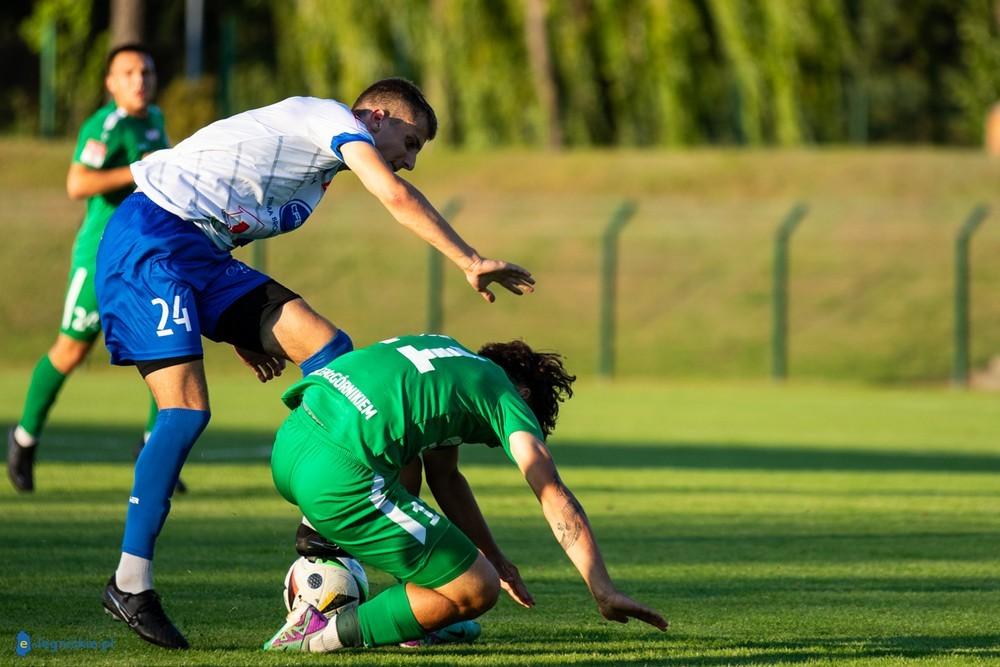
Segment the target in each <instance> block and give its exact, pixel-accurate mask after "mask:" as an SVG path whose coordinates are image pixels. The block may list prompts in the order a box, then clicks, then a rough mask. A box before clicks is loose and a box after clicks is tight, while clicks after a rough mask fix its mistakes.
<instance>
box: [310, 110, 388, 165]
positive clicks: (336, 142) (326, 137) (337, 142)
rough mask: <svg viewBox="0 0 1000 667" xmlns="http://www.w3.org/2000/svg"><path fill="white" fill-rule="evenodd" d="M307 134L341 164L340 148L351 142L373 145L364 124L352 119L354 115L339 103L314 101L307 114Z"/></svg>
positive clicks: (372, 140)
mask: <svg viewBox="0 0 1000 667" xmlns="http://www.w3.org/2000/svg"><path fill="white" fill-rule="evenodd" d="M306 123H307V132H308V134H309V137H310V139H312V141H314V142H315V143H316V145H317V146H323V147H324V148H329V149H330V150H331V151H333V154H334V155H335V156H336V157H337V159H338V160H340V161H341V162H343V161H344V156H343V155H342V154H341V152H340V148H341V146H343V145H344V144H348V143H350V142H352V141H364V142H365V143H368V144H371V145H372V146H374V145H375V139H374V138H373V137H372V135H371V133H370V132H369V131H368V128H366V127H365V124H364V123H362V122H361V121H359V120H358V119H357V118H355V117H354V113H353V112H352V111H351V110H350V109H348V108H347V107H346V106H345V105H343V104H341V103H340V102H335V101H333V100H316V101H315V105H314V109H313V110H311V112H310V113H309V114H308V119H307V121H306Z"/></svg>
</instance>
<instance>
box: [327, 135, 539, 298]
mask: <svg viewBox="0 0 1000 667" xmlns="http://www.w3.org/2000/svg"><path fill="white" fill-rule="evenodd" d="M341 154H342V155H343V156H344V162H345V163H346V164H347V166H348V167H350V169H351V171H353V172H354V173H355V174H357V176H358V178H359V179H361V183H362V184H363V185H364V186H365V188H366V189H367V190H368V191H369V192H371V193H372V194H373V195H375V197H376V199H378V200H379V201H380V202H381V203H382V205H383V206H385V208H386V210H388V211H389V213H390V214H391V215H392V217H394V218H395V219H396V221H397V222H399V223H400V224H401V225H403V226H404V227H406V228H407V229H409V230H410V231H412V232H413V233H414V234H416V235H417V236H419V237H420V238H422V239H423V240H424V241H426V242H427V243H429V244H431V245H432V246H434V247H435V248H436V249H437V250H439V251H440V252H441V253H442V254H443V255H444V256H445V257H447V258H448V259H450V260H451V261H452V262H454V263H455V265H456V266H458V267H459V268H460V269H462V271H463V272H464V273H465V278H466V280H468V281H469V284H470V285H472V288H473V289H475V290H476V291H477V292H479V294H480V295H482V297H483V298H484V299H486V300H487V301H489V302H490V303H492V302H493V300H494V299H495V298H496V297H495V296H494V294H493V292H492V291H490V289H489V285H490V283H494V282H495V283H497V284H499V285H501V286H502V287H504V288H505V289H507V290H508V291H510V292H513V293H514V294H524V293H525V292H532V291H534V284H535V280H534V278H532V277H531V274H530V273H529V272H528V271H527V270H526V269H524V268H522V267H520V266H518V265H516V264H511V263H509V262H504V261H501V260H496V259H488V258H486V257H481V256H480V255H479V253H477V252H476V250H475V249H474V248H473V247H472V246H470V245H469V244H468V243H466V242H465V240H464V239H462V237H461V236H459V234H458V232H456V231H455V229H454V228H453V227H452V226H451V225H450V224H448V221H447V220H445V219H444V218H443V217H442V216H441V214H440V213H438V212H437V210H435V209H434V207H433V206H431V204H430V202H429V201H427V198H426V197H424V195H423V194H422V193H421V192H420V191H419V190H417V189H416V188H415V187H413V185H411V184H410V183H408V182H407V181H405V180H404V179H402V178H400V177H399V176H397V175H396V174H395V173H394V172H393V171H392V169H391V168H390V167H389V165H388V164H387V163H386V161H385V160H383V159H382V156H381V155H380V154H379V152H378V151H377V150H375V148H374V147H373V146H372V145H371V144H368V143H365V142H363V141H352V142H350V143H347V144H344V145H343V146H342V147H341Z"/></svg>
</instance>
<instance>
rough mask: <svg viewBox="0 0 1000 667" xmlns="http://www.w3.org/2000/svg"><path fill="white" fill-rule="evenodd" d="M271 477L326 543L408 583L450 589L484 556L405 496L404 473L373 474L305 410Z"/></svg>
mask: <svg viewBox="0 0 1000 667" xmlns="http://www.w3.org/2000/svg"><path fill="white" fill-rule="evenodd" d="M271 474H272V475H273V476H274V484H275V486H277V487H278V492H279V493H281V495H282V496H283V497H284V498H285V499H286V500H288V501H289V502H291V503H294V504H296V505H298V506H299V509H301V510H302V514H303V515H305V517H306V518H307V519H309V522H310V523H311V524H312V525H313V527H314V528H315V529H316V530H317V531H319V533H320V534H321V535H322V536H323V537H325V538H326V539H328V540H330V541H332V542H335V543H337V544H339V545H340V546H341V547H343V548H344V549H346V550H347V551H349V552H350V553H351V554H352V555H353V556H354V557H355V558H357V559H358V560H360V561H361V562H363V563H365V564H367V565H371V566H373V567H377V568H379V569H380V570H383V571H385V572H388V573H389V574H391V575H393V576H395V577H398V578H399V579H401V580H402V581H406V582H412V583H414V584H416V585H418V586H424V587H426V588H437V587H438V586H443V585H444V584H446V583H448V582H450V581H452V580H453V579H455V578H456V577H458V576H459V575H460V574H462V573H463V572H465V571H466V570H468V569H469V568H470V567H471V566H472V563H473V562H474V561H475V560H476V558H477V556H478V555H479V552H478V550H477V549H476V547H475V546H474V545H473V544H472V542H471V541H470V540H469V538H468V537H466V536H465V534H464V533H463V532H462V531H461V530H459V529H458V528H457V527H456V526H455V525H454V524H452V523H451V522H450V521H449V520H448V519H447V517H444V516H441V515H440V514H438V513H437V512H436V511H435V510H433V509H432V508H430V507H429V506H427V505H426V504H425V503H424V502H423V501H422V500H420V498H418V497H416V496H414V495H413V494H411V493H410V492H408V491H407V490H406V489H405V488H403V486H402V485H401V484H400V483H399V474H398V472H397V473H395V474H393V475H388V474H381V473H379V472H376V471H374V470H372V469H371V468H370V467H369V466H367V465H366V464H364V463H363V462H362V461H359V460H358V459H357V458H356V457H354V456H353V455H352V454H350V453H349V452H348V451H347V450H346V449H344V448H342V447H340V446H339V445H337V444H336V443H334V442H331V441H330V437H329V435H328V434H327V433H326V432H325V431H323V430H322V429H321V428H320V427H319V426H318V425H317V424H316V422H314V421H313V419H312V418H311V417H310V416H309V415H308V413H306V412H305V411H304V410H303V409H302V408H301V407H299V408H296V409H295V410H293V411H292V414H291V415H289V417H288V419H286V420H285V423H284V424H282V426H281V428H280V429H279V430H278V434H277V436H276V438H275V442H274V450H273V451H272V453H271Z"/></svg>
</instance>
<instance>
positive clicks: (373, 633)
mask: <svg viewBox="0 0 1000 667" xmlns="http://www.w3.org/2000/svg"><path fill="white" fill-rule="evenodd" d="M337 618H338V622H337V633H338V634H340V629H341V628H340V622H339V618H340V617H339V616H338V617H337ZM347 620H348V619H345V621H347ZM358 625H359V626H360V628H361V639H362V642H363V643H364V645H365V646H368V647H372V646H386V645H393V644H398V643H400V642H405V641H409V640H411V639H420V638H421V637H423V636H424V635H425V634H427V633H426V632H425V631H424V629H423V628H422V627H420V624H419V623H417V619H416V617H415V616H414V615H413V609H411V608H410V600H409V598H407V597H406V584H398V585H396V586H393V587H392V588H388V589H386V590H385V591H383V592H382V593H381V594H379V595H376V596H375V597H373V598H372V599H371V600H369V601H368V602H366V603H364V604H363V605H361V606H360V607H358ZM347 626H348V624H347V623H346V622H345V628H344V629H345V630H348V629H349V628H348V627H347ZM340 639H341V641H342V642H344V645H345V646H347V645H348V644H347V642H346V641H344V640H345V637H344V635H340ZM355 645H356V644H355Z"/></svg>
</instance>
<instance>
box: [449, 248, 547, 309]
mask: <svg viewBox="0 0 1000 667" xmlns="http://www.w3.org/2000/svg"><path fill="white" fill-rule="evenodd" d="M465 279H466V280H468V281H469V284H470V285H472V288H473V289H474V290H476V291H477V292H479V294H480V295H482V297H483V298H484V299H486V300H487V301H488V302H490V303H493V301H494V300H495V299H496V296H494V294H493V292H491V291H490V290H489V284H490V283H499V284H500V285H501V286H503V287H504V288H505V289H507V290H508V291H511V292H513V293H514V294H524V293H525V292H534V291H535V287H534V285H535V279H534V278H532V277H531V273H529V272H528V270H527V269H525V268H522V267H520V266H518V265H517V264H510V263H508V262H504V261H501V260H499V259H486V258H484V257H480V258H478V259H476V261H474V262H473V263H472V264H470V265H469V266H468V267H467V268H466V269H465Z"/></svg>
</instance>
